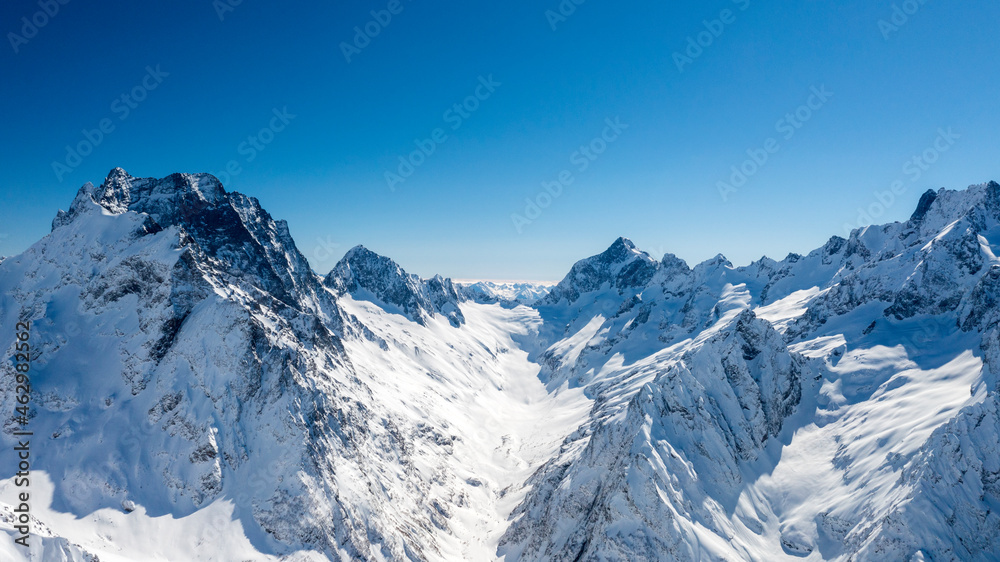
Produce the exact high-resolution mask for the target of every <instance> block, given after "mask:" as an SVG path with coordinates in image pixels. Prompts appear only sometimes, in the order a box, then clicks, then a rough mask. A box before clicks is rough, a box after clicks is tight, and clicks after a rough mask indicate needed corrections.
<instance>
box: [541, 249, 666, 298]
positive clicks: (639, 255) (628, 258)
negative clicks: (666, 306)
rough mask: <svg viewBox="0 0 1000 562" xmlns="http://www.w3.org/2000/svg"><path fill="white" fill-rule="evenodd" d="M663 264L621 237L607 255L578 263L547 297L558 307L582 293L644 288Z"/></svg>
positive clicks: (602, 254)
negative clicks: (558, 304)
mask: <svg viewBox="0 0 1000 562" xmlns="http://www.w3.org/2000/svg"><path fill="white" fill-rule="evenodd" d="M659 268H660V263H659V262H658V261H656V260H655V259H653V257H652V256H650V255H649V254H647V253H646V252H643V251H641V250H639V249H637V248H636V247H635V244H633V243H632V241H631V240H629V239H627V238H618V239H617V240H615V241H614V243H613V244H611V246H610V247H609V248H608V249H607V250H605V251H604V252H602V253H600V254H597V255H596V256H592V257H589V258H587V259H583V260H580V261H578V262H576V263H575V264H574V265H573V267H572V269H570V272H569V274H568V275H566V277H565V278H564V279H563V280H562V281H560V282H559V284H558V285H557V286H556V287H555V288H554V289H553V290H552V292H551V293H549V295H548V296H547V297H546V298H545V302H548V303H551V304H555V303H557V302H559V301H560V300H562V299H563V298H565V299H567V300H568V301H569V302H571V303H572V302H574V301H576V300H577V299H578V298H579V297H580V295H581V294H583V293H587V292H590V291H597V290H599V289H602V288H605V287H606V288H611V289H618V291H619V293H621V292H622V291H623V290H625V289H628V288H636V287H643V286H645V285H647V284H648V283H649V282H650V280H651V279H652V278H653V275H654V274H655V273H656V272H657V271H658V270H659Z"/></svg>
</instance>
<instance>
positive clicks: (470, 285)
mask: <svg viewBox="0 0 1000 562" xmlns="http://www.w3.org/2000/svg"><path fill="white" fill-rule="evenodd" d="M458 285H459V286H460V287H461V289H462V291H463V293H464V295H465V296H466V298H468V299H469V300H472V301H475V302H479V303H486V304H490V303H509V304H527V305H530V304H533V303H535V302H536V301H538V300H539V299H541V298H542V297H544V296H545V295H547V294H549V291H551V290H552V286H551V285H548V284H543V283H528V282H514V281H512V282H496V281H470V282H460V283H458Z"/></svg>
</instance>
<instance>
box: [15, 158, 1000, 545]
mask: <svg viewBox="0 0 1000 562" xmlns="http://www.w3.org/2000/svg"><path fill="white" fill-rule="evenodd" d="M998 244H1000V185H997V184H995V183H989V184H983V185H977V186H972V187H970V188H968V189H966V190H963V191H948V190H940V191H936V192H934V191H931V192H928V193H927V194H925V195H924V197H923V198H922V199H921V201H920V204H919V205H918V208H917V210H916V212H915V213H914V215H913V217H912V218H911V219H910V220H908V221H906V222H904V223H893V224H889V225H883V226H872V227H866V228H863V229H859V230H856V231H854V232H853V233H852V234H851V235H850V236H849V237H848V238H846V239H845V238H840V237H833V238H831V239H830V241H829V242H827V244H825V245H824V246H823V247H821V248H818V249H817V250H815V251H813V252H811V253H809V254H807V255H804V256H802V255H795V254H791V255H789V256H787V257H786V258H784V259H783V260H781V261H775V260H772V259H769V258H762V259H760V260H758V261H756V262H754V263H752V264H750V265H747V266H743V267H736V266H734V265H733V264H731V263H730V262H729V261H728V260H726V259H725V258H724V257H723V256H717V257H716V258H713V259H711V260H708V261H706V262H704V263H701V264H697V265H695V266H694V267H690V266H689V265H688V264H686V263H685V262H683V261H682V260H680V259H678V258H676V257H675V256H672V255H670V254H668V255H666V256H664V257H663V258H662V259H656V258H654V257H653V256H650V255H649V254H647V253H645V252H643V251H641V250H640V249H638V248H636V247H635V245H634V244H632V242H630V241H629V240H627V239H624V238H622V239H618V240H616V241H615V242H614V243H613V244H612V245H611V246H610V247H609V248H608V249H607V250H606V251H605V252H602V253H601V254H598V255H595V256H593V257H591V258H586V259H584V260H581V261H580V262H578V263H577V264H575V265H574V266H573V268H572V269H571V271H570V272H569V273H568V274H567V276H566V277H565V278H564V279H563V280H562V281H561V282H560V283H558V284H557V285H555V286H553V287H543V286H539V285H534V284H501V283H489V282H477V283H471V284H470V283H465V284H462V283H453V282H452V281H451V280H449V279H445V278H442V277H440V276H436V277H433V278H430V279H421V278H419V277H417V276H414V275H411V274H408V273H407V272H405V271H404V270H403V269H402V268H401V267H399V266H398V264H396V263H395V262H393V261H392V260H391V259H389V258H387V257H384V256H380V255H378V254H375V253H374V252H371V251H370V250H367V249H365V248H363V247H360V246H359V247H357V248H354V249H352V250H350V251H349V252H348V253H347V255H345V256H344V258H343V259H342V260H341V261H340V262H339V263H338V264H337V265H336V266H335V267H334V268H333V270H332V271H331V272H330V273H329V274H328V275H326V276H325V277H322V278H321V277H319V276H317V275H316V274H314V273H313V272H312V271H311V269H310V268H309V266H308V263H307V262H306V260H305V259H304V257H303V256H302V255H301V253H300V252H299V251H298V250H297V249H296V247H295V243H294V241H293V240H292V239H291V237H290V235H289V234H288V228H287V225H285V223H284V222H282V221H276V220H274V219H272V218H271V217H270V216H269V215H268V214H267V213H266V211H264V210H263V209H261V208H260V205H259V203H258V202H257V201H256V200H255V199H253V198H250V197H247V196H244V195H241V194H238V193H229V192H226V191H225V189H224V188H223V187H222V186H221V185H220V184H219V182H218V181H217V180H216V179H215V178H214V177H212V176H209V175H204V174H196V175H188V174H175V175H172V176H168V177H167V178H163V179H152V178H134V177H131V176H129V175H128V174H127V173H125V172H124V171H123V170H120V169H116V170H113V171H112V172H111V173H110V174H109V176H108V178H107V179H106V180H105V181H104V182H103V183H102V184H101V185H100V186H93V185H91V184H87V185H85V186H84V187H83V188H81V190H80V192H79V193H78V194H77V197H76V198H75V199H74V200H73V202H72V204H71V206H70V207H69V210H68V211H66V212H63V211H60V212H59V214H58V215H57V216H56V218H55V219H54V221H53V230H52V233H51V234H50V235H48V236H47V237H45V238H44V239H42V240H41V241H39V242H38V243H37V244H35V245H34V246H32V247H31V248H29V249H28V250H27V251H26V252H25V253H23V254H21V255H19V256H13V257H9V258H7V259H4V260H3V261H2V262H0V289H2V297H0V333H2V334H13V333H14V324H15V323H16V322H18V321H20V320H31V322H32V341H33V342H36V343H35V344H34V345H35V348H34V349H35V355H34V356H33V371H32V372H33V386H34V388H33V392H34V393H35V400H34V401H33V407H34V411H35V414H34V417H33V419H32V420H31V426H32V428H33V429H34V431H35V433H36V435H37V437H36V441H35V445H34V446H35V447H36V448H37V450H38V451H41V452H42V453H43V454H39V455H38V457H37V459H36V464H35V465H34V466H33V469H32V470H33V474H34V475H35V477H34V479H33V488H32V489H33V492H34V498H35V499H34V504H33V512H34V515H35V517H36V518H37V519H36V520H35V523H34V527H35V529H36V533H37V534H36V535H35V536H33V539H37V540H36V541H34V547H33V548H34V550H33V556H34V557H36V558H40V557H41V558H42V559H46V560H56V561H59V560H94V559H96V558H95V556H96V557H99V558H100V559H101V560H132V559H137V557H144V558H143V559H151V560H229V559H240V560H244V559H246V560H327V559H330V560H492V559H504V560H508V561H513V560H525V561H528V560H709V559H710V560H716V559H721V560H762V561H763V560H768V561H770V560H876V559H877V560H902V561H909V560H952V559H957V560H992V559H997V558H998V557H1000V516H998V515H997V510H998V509H1000V464H998V463H1000V461H998V458H1000V413H998V406H1000V404H998V401H1000V398H998V394H997V392H998V390H1000V388H998V383H997V377H996V375H995V373H996V372H997V369H998V365H1000V331H998V330H1000V328H998V326H1000V312H998V308H997V304H998V302H1000V260H998V259H997V257H996V256H997V252H998V248H1000V246H998ZM4 341H7V340H4ZM13 346H14V342H13V340H12V339H11V340H10V341H9V342H7V343H4V344H3V346H2V347H4V349H5V351H6V352H7V355H8V357H9V358H12V357H13V349H14V348H13ZM12 365H13V363H12V361H5V362H4V363H3V365H2V376H3V378H2V381H0V384H2V386H3V388H4V392H3V394H2V395H0V407H2V408H4V410H5V411H7V412H13V408H14V393H13V382H12V381H13V379H12V368H13V367H12ZM15 427H16V426H15V425H14V423H13V419H11V418H6V417H5V418H4V433H3V447H4V450H5V451H6V452H5V453H4V455H9V454H10V451H11V447H12V446H13V445H14V444H15V441H14V439H13V436H12V435H11V432H12V431H13V430H14V429H15ZM6 458H7V457H6V456H5V457H4V459H6ZM13 466H14V464H13V463H12V462H10V461H9V459H8V460H5V461H4V462H3V464H2V465H0V479H2V480H0V530H3V531H4V532H3V533H0V556H2V557H3V559H5V560H6V559H12V560H26V559H27V553H26V552H25V551H24V550H23V549H22V548H21V547H19V546H16V545H14V544H13V542H12V541H13V539H12V537H13V533H14V531H13V526H12V512H11V511H10V510H11V508H12V505H11V504H12V503H13V500H12V499H11V498H12V495H11V494H12V493H13V490H14V487H13V484H12V480H10V477H11V476H12V475H13V471H10V470H9V469H10V467H13ZM4 471H7V472H4ZM237 553H238V554H237Z"/></svg>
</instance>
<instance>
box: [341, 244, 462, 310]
mask: <svg viewBox="0 0 1000 562" xmlns="http://www.w3.org/2000/svg"><path fill="white" fill-rule="evenodd" d="M324 284H325V285H326V286H327V287H330V288H331V289H334V290H335V291H338V292H341V293H351V294H354V295H356V296H359V297H360V298H363V299H364V298H367V299H371V300H374V301H375V302H378V303H380V304H382V305H384V306H387V307H389V308H390V309H392V311H393V312H399V313H400V314H402V315H404V316H406V317H408V318H410V319H411V320H413V321H414V322H417V323H418V324H421V325H424V324H426V323H427V321H428V320H429V319H430V318H431V317H432V316H433V315H434V314H435V313H439V314H442V315H444V316H445V317H446V318H447V319H448V321H449V322H450V323H451V325H452V326H455V327H457V326H460V325H461V324H462V323H463V322H465V318H464V317H463V316H462V310H461V309H460V308H459V307H458V303H459V302H460V300H461V295H460V294H459V292H458V290H457V289H456V288H455V286H454V284H452V282H451V279H444V278H442V277H441V276H435V277H433V278H431V279H428V280H426V281H423V280H421V279H420V278H419V277H417V276H416V275H412V274H409V273H407V272H406V271H404V270H403V268H401V267H400V266H399V264H397V263H396V262H394V261H392V260H391V259H389V258H387V257H385V256H380V255H378V254H376V253H375V252H372V251H371V250H369V249H367V248H365V247H364V246H357V247H354V248H352V249H351V250H349V251H348V252H347V255H345V256H344V258H343V259H341V260H340V262H338V263H337V265H335V266H334V268H333V270H332V271H330V273H329V274H328V275H327V276H326V280H325V281H324Z"/></svg>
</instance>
